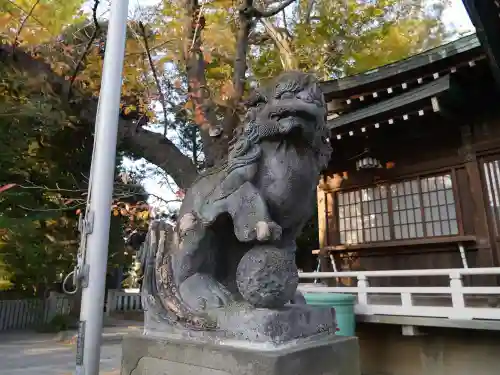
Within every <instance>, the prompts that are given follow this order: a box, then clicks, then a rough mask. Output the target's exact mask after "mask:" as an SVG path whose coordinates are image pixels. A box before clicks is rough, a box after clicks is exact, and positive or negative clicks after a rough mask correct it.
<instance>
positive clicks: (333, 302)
mask: <svg viewBox="0 0 500 375" xmlns="http://www.w3.org/2000/svg"><path fill="white" fill-rule="evenodd" d="M304 298H305V299H306V302H307V304H308V305H312V306H328V307H333V308H335V316H336V318H337V329H338V331H337V335H340V336H355V335H356V319H355V315H354V304H355V303H356V296H355V295H352V294H344V293H312V292H311V293H309V292H305V291H304Z"/></svg>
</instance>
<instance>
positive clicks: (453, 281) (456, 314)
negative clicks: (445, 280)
mask: <svg viewBox="0 0 500 375" xmlns="http://www.w3.org/2000/svg"><path fill="white" fill-rule="evenodd" d="M450 289H451V303H452V306H453V316H449V317H448V318H450V319H472V318H471V317H470V316H469V315H468V314H467V312H466V311H465V300H464V293H463V283H462V275H461V274H460V272H458V271H453V272H450Z"/></svg>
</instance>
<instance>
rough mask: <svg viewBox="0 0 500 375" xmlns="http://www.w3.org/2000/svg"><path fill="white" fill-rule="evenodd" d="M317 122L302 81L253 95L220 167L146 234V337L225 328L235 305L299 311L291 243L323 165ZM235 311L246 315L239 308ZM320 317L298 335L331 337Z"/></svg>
mask: <svg viewBox="0 0 500 375" xmlns="http://www.w3.org/2000/svg"><path fill="white" fill-rule="evenodd" d="M325 120H326V106H325V100H324V97H323V94H322V92H321V91H320V89H319V85H318V81H317V80H316V79H315V77H314V76H312V75H310V74H304V73H300V72H287V73H283V74H282V75H280V76H279V77H277V78H276V79H275V80H274V82H272V83H271V84H270V85H269V86H267V87H264V88H262V89H260V90H258V91H256V92H255V94H254V95H253V96H252V98H251V99H250V100H249V102H248V111H247V115H246V120H245V123H244V127H243V129H242V131H241V132H240V134H239V135H238V136H237V137H236V139H234V142H233V143H232V147H231V149H230V152H229V156H228V160H227V162H226V163H224V164H223V165H221V166H219V167H217V168H214V169H211V170H208V171H206V172H205V173H203V174H202V175H201V176H200V177H199V178H198V179H197V180H196V181H195V182H194V184H193V185H192V186H191V188H190V189H188V191H187V192H186V195H185V198H184V201H183V203H182V206H181V209H180V212H179V221H178V223H177V224H176V226H175V228H173V227H171V226H169V225H168V224H166V223H163V222H153V223H152V225H151V226H150V229H149V232H148V235H147V238H146V241H145V243H144V246H143V249H142V261H143V274H144V280H143V287H142V294H143V305H144V307H145V309H146V310H147V311H146V314H147V317H146V318H147V319H146V320H147V321H148V322H150V323H151V324H153V323H152V322H155V323H154V326H155V330H158V327H161V326H162V325H165V327H166V328H165V329H166V330H168V329H167V325H171V326H172V325H174V326H177V327H181V328H182V329H188V330H201V331H207V330H215V331H221V330H227V329H230V328H229V327H227V326H226V327H223V325H224V324H223V322H225V321H227V319H225V318H224V314H225V311H226V310H227V309H229V308H231V307H232V306H234V305H235V304H238V303H240V304H241V303H244V304H245V303H246V304H250V306H253V308H254V309H255V308H257V307H260V308H271V309H279V308H283V306H284V305H285V304H286V303H288V302H291V303H294V302H295V303H300V302H302V303H303V301H304V300H303V297H302V296H301V295H300V294H298V293H297V292H296V289H297V284H298V276H297V270H296V268H295V264H294V261H293V259H294V256H295V249H296V245H295V239H296V236H297V235H298V234H299V233H300V231H301V230H302V227H303V225H304V224H305V223H306V221H307V220H308V219H309V218H310V217H311V215H312V213H313V210H314V204H313V202H314V198H315V195H316V185H317V181H318V176H319V173H320V172H321V170H322V169H324V167H326V164H327V163H328V160H329V157H330V153H331V148H330V146H329V143H328V140H327V135H328V130H327V129H326V126H325ZM238 306H239V305H238ZM293 308H294V305H291V307H290V306H289V307H287V309H292V310H293ZM297 308H298V307H297ZM308 308H310V307H303V308H302V310H300V311H302V312H303V311H304V309H308ZM239 313H241V314H242V316H243V315H245V314H247V315H248V314H249V313H248V308H247V307H245V308H244V309H243V310H240V311H239ZM251 314H253V316H254V318H255V319H258V317H259V316H262V314H261V313H257V312H256V311H255V312H254V313H251ZM266 314H267V313H266ZM266 314H264V315H266ZM278 315H279V314H278ZM285 315H286V314H285ZM245 316H246V315H245ZM268 316H269V314H267V315H266V317H268ZM323 316H324V317H325V318H324V319H323V320H324V321H323V322H314V323H310V324H318V325H319V326H322V327H323V328H321V327H320V328H316V327H308V328H307V329H305V330H304V332H303V333H304V334H306V332H307V334H313V333H317V332H321V331H324V326H327V327H328V328H327V330H330V329H331V328H332V327H333V326H334V324H335V323H334V322H333V321H332V314H331V312H327V313H326V314H324V315H323ZM266 319H267V318H266ZM276 319H278V318H276ZM231 324H233V323H231ZM266 324H270V323H269V321H268V320H267V321H266ZM257 325H258V324H257ZM278 325H279V324H278ZM292 331H293V329H292ZM294 332H295V333H294V335H292V336H297V335H298V336H300V332H297V331H296V330H295V331H294Z"/></svg>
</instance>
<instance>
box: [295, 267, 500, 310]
mask: <svg viewBox="0 0 500 375" xmlns="http://www.w3.org/2000/svg"><path fill="white" fill-rule="evenodd" d="M477 275H483V276H484V275H500V267H496V268H464V269H428V270H394V271H359V272H308V273H300V278H301V279H302V280H304V279H328V278H336V279H337V278H340V279H345V278H350V279H353V281H354V280H356V286H355V287H344V286H339V287H327V286H321V285H320V284H301V285H300V290H301V291H302V292H304V293H307V292H323V293H351V294H354V295H356V296H357V302H356V305H355V313H356V315H390V316H411V317H433V318H447V319H454V320H472V319H482V320H500V286H464V285H463V277H464V276H477ZM432 276H447V277H448V278H449V285H448V286H431V287H395V286H391V287H376V286H375V287H372V286H370V280H372V279H375V278H381V277H391V278H398V277H406V278H407V277H432ZM493 296H494V297H497V298H498V301H499V302H498V303H496V305H497V307H493V306H494V305H495V303H494V302H495V300H496V299H495V298H494V297H493ZM395 297H396V298H395ZM391 299H392V300H391ZM492 305H493V306H492Z"/></svg>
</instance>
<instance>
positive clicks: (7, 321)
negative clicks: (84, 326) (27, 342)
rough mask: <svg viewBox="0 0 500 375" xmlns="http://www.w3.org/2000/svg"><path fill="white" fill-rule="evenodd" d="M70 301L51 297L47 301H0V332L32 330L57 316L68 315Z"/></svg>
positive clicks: (65, 298) (60, 297) (64, 297)
mask: <svg viewBox="0 0 500 375" xmlns="http://www.w3.org/2000/svg"><path fill="white" fill-rule="evenodd" d="M70 308H71V303H70V299H69V298H67V297H66V296H62V295H52V296H50V297H49V298H47V299H21V300H0V331H7V330H18V329H29V328H34V327H37V326H40V325H43V324H44V323H48V322H50V321H51V320H52V319H53V318H54V316H56V315H58V314H62V315H66V314H69V311H70Z"/></svg>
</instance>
